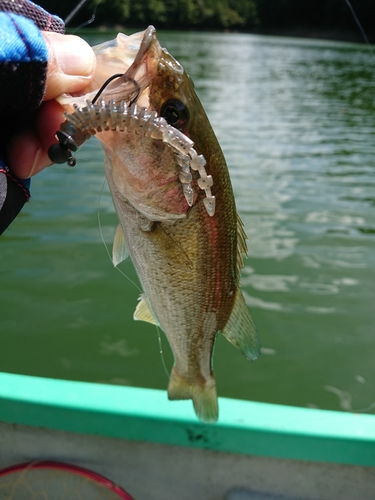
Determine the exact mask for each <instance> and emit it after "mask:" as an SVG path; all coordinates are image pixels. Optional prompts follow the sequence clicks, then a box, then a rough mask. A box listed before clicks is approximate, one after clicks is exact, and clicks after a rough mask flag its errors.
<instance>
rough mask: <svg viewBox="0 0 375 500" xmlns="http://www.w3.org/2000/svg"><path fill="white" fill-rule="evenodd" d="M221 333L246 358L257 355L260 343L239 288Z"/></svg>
mask: <svg viewBox="0 0 375 500" xmlns="http://www.w3.org/2000/svg"><path fill="white" fill-rule="evenodd" d="M222 334H223V335H224V337H226V338H227V339H228V340H229V342H231V343H232V344H233V345H234V346H235V347H237V349H239V350H240V351H241V352H242V354H244V355H245V356H246V357H247V358H248V359H251V360H254V359H257V357H258V356H259V352H260V343H259V338H258V333H257V331H256V329H255V325H254V322H253V318H252V317H251V314H250V311H249V308H248V307H247V305H246V302H245V299H244V297H243V295H242V293H241V290H240V289H239V288H238V289H237V291H236V297H235V302H234V306H233V310H232V314H231V315H230V317H229V319H228V321H227V324H226V325H225V328H224V329H223V331H222Z"/></svg>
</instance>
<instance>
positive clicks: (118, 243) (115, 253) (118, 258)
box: [112, 224, 129, 267]
mask: <svg viewBox="0 0 375 500" xmlns="http://www.w3.org/2000/svg"><path fill="white" fill-rule="evenodd" d="M128 257H129V250H128V247H127V245H126V240H125V235H124V231H123V230H122V227H121V225H120V224H118V226H117V228H116V233H115V237H114V240H113V247H112V262H113V265H114V266H115V267H116V266H118V265H119V264H120V262H122V261H123V260H125V259H126V258H128Z"/></svg>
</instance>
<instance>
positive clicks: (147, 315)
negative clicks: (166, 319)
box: [133, 294, 159, 326]
mask: <svg viewBox="0 0 375 500" xmlns="http://www.w3.org/2000/svg"><path fill="white" fill-rule="evenodd" d="M139 299H140V300H139V302H138V304H137V307H136V308H135V311H134V315H133V318H134V319H135V320H136V321H146V322H147V323H151V324H152V325H157V326H159V323H158V321H157V320H156V318H155V316H154V315H153V313H152V311H151V308H150V305H149V303H148V300H147V298H146V296H145V295H144V294H142V295H141V296H140V298H139Z"/></svg>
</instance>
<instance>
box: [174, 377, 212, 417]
mask: <svg viewBox="0 0 375 500" xmlns="http://www.w3.org/2000/svg"><path fill="white" fill-rule="evenodd" d="M168 399H170V400H178V399H192V400H193V405H194V410H195V413H196V415H197V417H198V418H199V420H201V421H202V422H205V423H214V422H216V421H217V419H218V416H219V407H218V403H217V394H216V383H215V379H214V378H213V377H212V378H211V380H209V381H208V382H206V383H205V385H203V386H202V385H200V384H192V383H190V382H189V381H188V380H186V379H185V378H183V377H181V376H180V375H179V373H178V372H177V370H176V368H175V367H173V368H172V372H171V375H170V378H169V385H168Z"/></svg>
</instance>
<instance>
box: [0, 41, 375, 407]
mask: <svg viewBox="0 0 375 500" xmlns="http://www.w3.org/2000/svg"><path fill="white" fill-rule="evenodd" d="M159 36H160V39H161V41H162V44H163V45H164V46H166V47H167V48H168V50H169V51H170V52H171V53H172V54H173V55H174V56H175V57H176V58H177V59H179V60H180V62H181V63H182V64H183V65H184V66H185V68H186V69H187V70H188V72H189V74H190V75H191V76H192V77H193V79H194V81H195V85H196V88H197V91H198V93H199V95H200V97H201V99H202V101H203V104H204V106H205V108H206V110H207V113H208V115H209V118H210V120H211V122H212V124H213V127H214V129H215V131H216V133H217V135H218V138H219V141H220V143H221V145H222V147H223V150H224V153H225V155H226V158H227V161H228V164H229V168H230V172H231V176H232V181H233V186H234V190H235V195H236V200H237V205H238V209H239V212H240V214H241V216H242V219H243V221H244V223H245V227H246V232H247V234H248V237H249V258H248V260H247V261H246V263H245V269H244V272H243V279H242V284H243V291H244V295H245V297H246V300H247V303H248V305H249V306H250V308H251V310H252V313H253V316H254V319H255V322H256V324H257V327H258V330H259V332H260V335H261V340H262V345H263V356H261V358H260V359H259V360H258V361H256V362H255V363H250V362H248V361H246V360H245V358H243V357H242V356H241V354H240V353H239V352H238V351H236V350H235V349H234V348H233V347H232V346H231V345H230V344H229V343H228V342H227V341H226V340H225V339H223V338H221V337H219V338H218V341H217V343H216V349H215V357H214V368H215V373H216V377H217V383H218V392H219V395H220V396H227V397H234V398H240V399H251V400H254V401H266V402H273V403H282V404H287V405H296V406H309V407H318V408H327V409H335V410H346V411H347V410H361V411H362V410H364V411H372V412H373V411H374V406H371V405H373V404H374V401H375V362H374V360H375V336H374V323H375V315H374V297H375V295H374V291H375V290H374V283H375V252H374V244H375V164H374V163H375V148H374V133H375V113H374V111H375V110H374V107H375V100H374V97H375V85H374V69H375V60H374V58H373V56H372V54H371V53H370V52H369V51H368V49H366V47H363V46H357V45H350V44H343V43H332V42H324V41H319V42H318V41H311V40H309V41H304V40H298V39H286V38H276V37H264V36H252V35H239V34H205V33H199V34H195V33H161V34H160V35H159ZM94 38H95V40H94ZM91 41H92V42H95V43H98V41H99V38H98V37H93V38H91ZM103 181H104V175H103V167H102V153H101V150H100V147H99V145H98V143H97V142H96V141H95V140H92V141H89V143H87V144H86V145H85V146H84V147H83V148H82V150H81V152H80V153H79V156H78V164H77V167H76V168H75V169H69V168H68V167H66V166H53V167H52V168H50V169H47V170H46V171H44V172H43V173H42V174H40V175H38V176H37V177H35V178H34V179H33V182H32V195H33V197H32V200H31V202H30V203H29V204H28V205H27V206H26V207H25V209H24V210H23V212H22V214H21V215H20V216H19V217H18V219H17V220H16V221H15V223H14V224H13V225H12V226H11V228H9V230H8V231H7V232H6V233H5V234H4V235H3V236H2V238H1V243H0V255H1V259H0V273H1V274H0V297H1V302H0V313H1V316H0V344H1V350H0V370H1V371H9V372H15V373H26V374H31V375H40V376H48V377H61V378H66V379H73V380H85V381H95V382H106V383H112V384H128V385H134V386H142V387H154V388H159V389H165V388H166V386H167V375H166V373H165V370H164V368H163V363H162V360H161V357H160V355H159V341H158V332H157V331H156V329H155V328H154V327H153V326H152V325H149V324H146V323H141V322H134V321H133V320H132V315H133V311H134V309H135V306H136V303H137V298H138V295H139V290H138V289H137V287H136V286H135V285H134V284H133V283H132V282H131V281H129V280H128V279H126V278H125V277H124V276H123V275H121V274H120V273H119V272H118V271H117V270H116V269H114V268H113V266H112V264H111V262H110V260H109V258H108V255H107V251H106V249H105V247H104V245H103V243H102V241H101V234H100V230H99V226H98V206H99V205H100V207H99V213H100V221H101V230H102V233H103V237H104V239H105V241H106V242H107V244H109V245H110V242H111V239H112V237H113V234H114V228H115V226H116V216H115V213H114V210H113V207H112V202H111V199H110V195H109V192H108V189H107V188H106V187H105V186H104V187H103ZM121 269H122V271H123V272H124V273H125V274H126V275H127V276H128V277H129V278H130V280H133V281H135V282H137V278H136V275H135V272H134V270H133V268H132V265H131V263H130V262H125V263H123V264H122V265H121ZM161 338H162V346H163V350H164V359H165V364H166V366H167V367H168V369H170V367H171V365H172V362H173V360H172V356H171V353H170V350H169V347H168V344H167V341H166V340H165V337H164V335H163V334H161ZM171 404H173V403H171Z"/></svg>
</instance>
